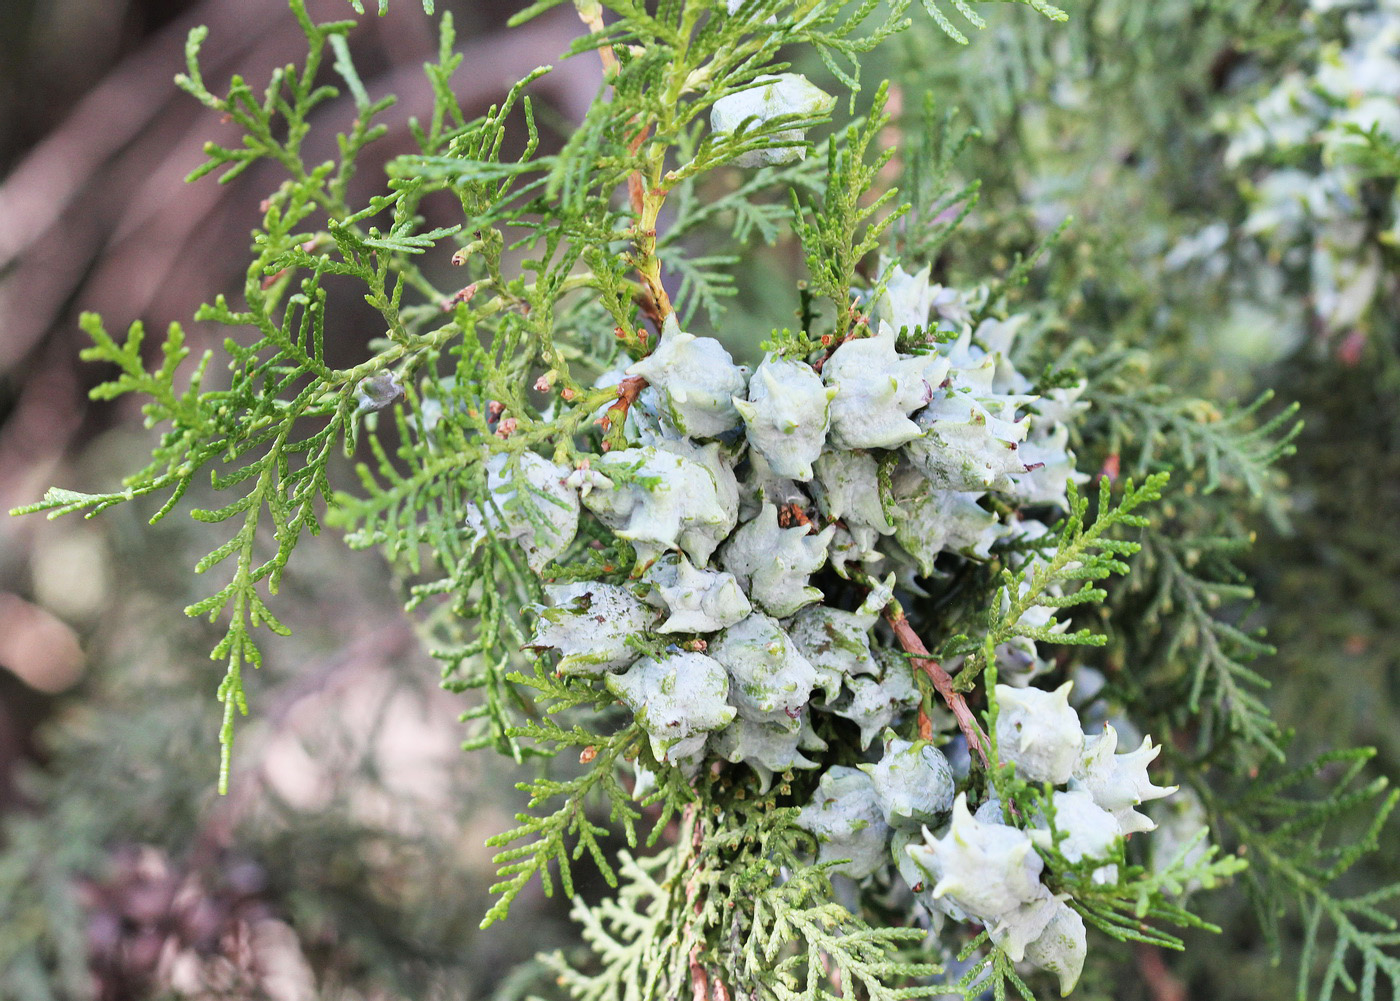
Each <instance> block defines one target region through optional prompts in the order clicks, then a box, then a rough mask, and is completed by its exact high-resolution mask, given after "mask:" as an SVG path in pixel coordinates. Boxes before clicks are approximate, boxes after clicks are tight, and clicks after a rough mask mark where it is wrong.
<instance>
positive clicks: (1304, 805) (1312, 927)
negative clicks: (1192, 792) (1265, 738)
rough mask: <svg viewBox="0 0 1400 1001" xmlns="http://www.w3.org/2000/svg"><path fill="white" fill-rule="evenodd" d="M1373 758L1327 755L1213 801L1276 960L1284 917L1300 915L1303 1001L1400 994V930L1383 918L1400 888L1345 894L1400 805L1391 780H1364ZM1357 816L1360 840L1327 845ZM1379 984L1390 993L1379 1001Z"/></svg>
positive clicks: (1357, 753) (1355, 753)
mask: <svg viewBox="0 0 1400 1001" xmlns="http://www.w3.org/2000/svg"><path fill="white" fill-rule="evenodd" d="M1373 755H1374V752H1373V751H1371V750H1369V749H1366V748H1359V749H1354V750H1343V751H1334V752H1330V753H1327V754H1323V755H1321V756H1319V757H1317V758H1315V759H1314V760H1312V761H1309V762H1307V763H1305V764H1303V765H1301V766H1297V767H1293V768H1283V767H1278V768H1276V769H1273V770H1271V771H1270V772H1266V773H1263V774H1260V775H1258V776H1257V777H1255V778H1252V780H1251V781H1250V782H1249V783H1248V784H1247V785H1245V786H1243V787H1242V788H1240V789H1237V790H1234V794H1233V795H1232V796H1230V797H1228V798H1227V797H1224V796H1222V797H1220V798H1218V799H1216V800H1215V804H1216V805H1215V809H1216V810H1217V811H1218V817H1217V821H1218V823H1219V824H1220V826H1221V827H1222V828H1223V829H1224V830H1225V831H1228V833H1229V835H1230V836H1231V837H1233V838H1234V839H1236V840H1237V841H1238V843H1239V844H1240V845H1241V850H1242V851H1245V852H1247V853H1248V857H1249V859H1250V871H1249V875H1248V877H1247V879H1246V886H1247V888H1248V890H1249V893H1250V895H1251V896H1252V897H1253V898H1254V900H1255V903H1256V910H1257V912H1258V913H1259V914H1260V915H1261V917H1262V918H1263V919H1264V931H1265V934H1266V935H1267V936H1268V939H1269V942H1270V945H1271V948H1272V949H1273V951H1274V954H1275V956H1276V957H1277V956H1278V955H1280V954H1281V953H1282V951H1283V950H1284V948H1285V943H1284V941H1283V938H1282V929H1281V927H1280V918H1281V917H1282V916H1283V915H1284V914H1286V913H1288V912H1289V911H1290V910H1292V909H1293V908H1296V909H1297V910H1298V912H1299V914H1300V915H1301V918H1302V922H1303V928H1304V934H1303V940H1302V948H1301V952H1300V954H1299V957H1298V986H1297V992H1296V995H1295V996H1296V997H1297V998H1299V999H1300V1001H1303V999H1307V998H1318V999H1319V1001H1330V999H1331V998H1332V997H1333V996H1334V994H1335V993H1336V992H1337V990H1338V988H1341V989H1342V990H1345V991H1346V992H1347V993H1349V994H1354V995H1356V996H1357V997H1359V998H1362V999H1363V1001H1372V999H1375V998H1378V997H1386V996H1388V994H1389V993H1393V992H1394V991H1395V990H1396V988H1397V987H1400V960H1398V959H1397V958H1396V956H1395V953H1394V947H1395V945H1396V944H1397V943H1400V932H1398V931H1397V927H1400V925H1398V924H1397V921H1396V918H1395V916H1394V915H1393V913H1390V912H1389V911H1388V910H1387V909H1386V907H1387V905H1388V904H1390V903H1391V902H1392V901H1394V900H1395V898H1396V897H1397V895H1400V882H1390V883H1387V884H1384V885H1382V886H1379V887H1374V888H1372V889H1368V890H1366V891H1364V892H1359V893H1351V894H1349V895H1342V893H1340V892H1339V884H1340V882H1341V880H1342V879H1343V877H1344V876H1345V875H1346V874H1347V873H1348V871H1349V870H1351V869H1352V868H1353V867H1354V866H1356V864H1357V863H1358V862H1360V861H1361V860H1362V859H1363V858H1364V857H1365V856H1366V855H1367V854H1368V853H1369V852H1373V851H1375V850H1377V848H1378V847H1379V846H1380V839H1381V837H1382V829H1383V828H1384V827H1385V824H1386V821H1387V820H1388V819H1389V817H1390V815H1391V812H1392V811H1393V810H1394V809H1395V806H1396V804H1397V803H1400V790H1394V789H1388V788H1387V786H1388V784H1389V783H1388V782H1387V781H1386V779H1385V778H1384V777H1377V778H1374V779H1369V780H1368V779H1366V778H1365V777H1364V776H1363V775H1362V770H1363V769H1364V768H1365V766H1366V763H1367V761H1368V760H1369V759H1370V758H1371V757H1372V756H1373ZM1356 813H1360V814H1362V815H1364V816H1365V817H1366V818H1367V819H1366V820H1365V823H1364V827H1363V828H1362V830H1361V832H1360V833H1359V834H1357V833H1348V835H1347V836H1346V837H1345V839H1344V840H1343V841H1342V842H1341V843H1329V841H1328V840H1324V838H1325V836H1326V834H1327V833H1328V831H1329V828H1332V827H1334V826H1336V825H1337V824H1338V822H1339V821H1340V820H1341V819H1342V818H1344V817H1346V815H1347V814H1356ZM1293 947H1294V946H1293V944H1292V943H1288V945H1287V948H1289V949H1292V948H1293ZM1358 962H1359V963H1360V966H1361V969H1360V975H1359V976H1358V975H1357V973H1356V965H1355V964H1356V963H1358ZM1378 985H1385V986H1383V987H1382V989H1383V990H1384V991H1386V992H1388V993H1377V989H1378Z"/></svg>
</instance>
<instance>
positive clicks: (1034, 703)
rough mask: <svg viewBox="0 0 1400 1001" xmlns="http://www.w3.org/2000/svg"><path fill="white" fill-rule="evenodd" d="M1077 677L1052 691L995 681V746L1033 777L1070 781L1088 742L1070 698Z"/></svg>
mask: <svg viewBox="0 0 1400 1001" xmlns="http://www.w3.org/2000/svg"><path fill="white" fill-rule="evenodd" d="M1073 684H1074V683H1073V682H1069V681H1067V682H1065V683H1064V684H1063V685H1061V686H1060V687H1059V688H1057V689H1055V690H1054V691H1053V692H1046V691H1042V690H1041V689H1039V688H1013V687H1011V686H1010V685H997V688H996V696H997V705H998V713H997V727H996V734H997V750H998V752H999V753H1000V755H1001V758H1002V760H1004V761H1013V762H1015V764H1016V774H1017V775H1019V776H1020V777H1021V778H1023V779H1027V780H1029V781H1031V782H1049V783H1051V784H1053V785H1061V784H1062V783H1065V782H1068V781H1069V777H1070V774H1071V773H1072V772H1073V771H1074V766H1075V763H1076V762H1077V761H1078V760H1079V753H1080V751H1081V750H1082V749H1083V747H1084V731H1083V730H1081V729H1080V723H1079V714H1078V713H1076V712H1075V711H1074V708H1073V707H1072V706H1071V705H1070V704H1069V693H1070V689H1071V688H1072V687H1073Z"/></svg>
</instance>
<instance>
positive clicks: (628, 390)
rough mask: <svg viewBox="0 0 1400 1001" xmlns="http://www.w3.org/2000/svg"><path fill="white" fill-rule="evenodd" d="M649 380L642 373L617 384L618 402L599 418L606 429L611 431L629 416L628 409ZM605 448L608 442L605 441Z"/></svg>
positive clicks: (599, 421)
mask: <svg viewBox="0 0 1400 1001" xmlns="http://www.w3.org/2000/svg"><path fill="white" fill-rule="evenodd" d="M646 386H647V381H646V379H644V378H642V377H641V376H640V375H629V376H628V377H627V378H625V379H623V380H622V381H621V382H620V383H618V384H617V402H616V403H614V404H613V405H612V406H611V407H609V408H608V411H607V413H605V414H603V416H602V417H600V418H598V423H599V424H601V425H603V430H604V431H610V430H612V429H613V428H615V427H617V426H618V425H620V424H621V423H622V421H624V420H625V419H626V418H627V411H628V410H629V409H630V408H631V406H632V404H634V403H636V402H637V397H638V396H639V395H641V392H642V390H643V389H646ZM603 447H604V449H605V450H606V448H607V443H604V446H603Z"/></svg>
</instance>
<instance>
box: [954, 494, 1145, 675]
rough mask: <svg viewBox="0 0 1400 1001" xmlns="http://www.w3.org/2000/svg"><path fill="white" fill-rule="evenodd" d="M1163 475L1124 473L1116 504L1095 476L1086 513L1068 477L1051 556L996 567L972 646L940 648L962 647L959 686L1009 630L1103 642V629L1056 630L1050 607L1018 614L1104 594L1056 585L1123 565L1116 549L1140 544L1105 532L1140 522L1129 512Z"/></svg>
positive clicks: (991, 656)
mask: <svg viewBox="0 0 1400 1001" xmlns="http://www.w3.org/2000/svg"><path fill="white" fill-rule="evenodd" d="M1169 476H1170V474H1169V473H1165V472H1160V473H1154V474H1152V475H1151V476H1149V477H1147V479H1145V480H1144V481H1143V482H1142V485H1141V486H1134V484H1133V481H1132V480H1127V481H1126V482H1125V483H1124V484H1123V493H1122V497H1121V498H1120V499H1119V500H1118V503H1117V504H1116V505H1114V504H1113V503H1112V500H1113V484H1112V483H1111V482H1110V481H1109V479H1108V478H1107V477H1104V478H1102V479H1100V480H1099V496H1098V512H1097V514H1096V515H1095V516H1094V518H1093V520H1092V521H1086V516H1087V514H1088V511H1089V499H1088V498H1087V497H1080V496H1079V495H1078V492H1077V491H1076V490H1075V489H1074V486H1073V483H1071V484H1070V493H1069V502H1070V510H1069V514H1068V517H1066V518H1065V520H1064V521H1063V522H1062V523H1061V525H1060V530H1059V538H1058V539H1057V540H1056V544H1055V546H1054V553H1053V556H1051V557H1050V558H1049V559H1047V560H1045V561H1044V562H1036V563H1034V564H1032V566H1031V567H1030V568H1028V569H1024V570H1020V571H1018V572H1016V573H1012V572H1011V571H1009V570H1006V571H1003V572H1002V584H1001V587H1000V589H999V590H998V591H997V593H996V597H995V598H994V599H993V601H992V602H991V605H990V607H989V610H988V613H987V625H986V633H985V634H984V635H983V636H982V638H981V639H980V640H979V641H978V642H977V643H976V645H975V646H972V647H965V646H962V645H961V644H960V643H955V644H953V645H950V646H949V647H947V648H945V650H944V657H945V658H946V657H949V656H956V655H958V654H960V653H966V655H967V659H966V660H965V661H964V662H963V669H962V672H961V673H960V674H959V676H958V687H959V688H962V689H963V690H967V689H970V688H971V687H972V685H973V684H974V683H975V681H976V679H977V676H978V675H979V674H980V673H981V672H982V671H984V670H985V669H986V668H987V667H988V665H990V664H992V663H993V662H994V661H995V659H996V648H997V647H999V646H1001V645H1002V644H1003V643H1007V642H1009V641H1011V640H1013V639H1015V638H1017V637H1024V638H1026V639H1030V640H1039V641H1041V642H1046V643H1064V644H1071V645H1089V646H1099V645H1102V644H1104V643H1105V642H1107V639H1106V637H1104V636H1102V635H1099V634H1096V633H1093V632H1092V631H1090V630H1088V629H1080V630H1079V631H1078V632H1074V633H1066V632H1063V631H1059V630H1056V629H1055V626H1056V619H1055V618H1054V615H1053V614H1052V615H1051V617H1050V618H1049V620H1048V621H1047V622H1045V623H1044V624H1039V623H1038V624H1036V625H1029V624H1026V623H1024V622H1023V621H1022V620H1023V619H1024V618H1025V617H1026V614H1027V613H1028V612H1029V611H1030V610H1031V609H1033V608H1048V609H1053V610H1054V611H1055V612H1056V613H1058V612H1059V611H1060V610H1061V609H1065V608H1073V607H1075V606H1078V605H1083V604H1086V603H1090V602H1101V601H1103V600H1104V598H1106V597H1107V595H1108V592H1106V591H1105V590H1104V589H1103V588H1100V587H1095V586H1093V585H1085V586H1080V587H1078V588H1077V589H1076V590H1071V591H1070V592H1068V593H1063V592H1062V591H1061V590H1060V586H1061V585H1064V584H1069V585H1071V586H1074V585H1079V584H1083V583H1084V582H1086V581H1099V580H1103V579H1105V578H1106V577H1109V576H1110V575H1112V574H1125V573H1127V572H1128V565H1127V564H1126V563H1124V562H1123V557H1125V556H1131V555H1132V554H1134V553H1136V552H1137V551H1138V550H1139V549H1140V548H1141V545H1140V544H1139V543H1137V542H1131V541H1128V540H1125V539H1118V538H1114V537H1113V536H1112V535H1111V534H1110V533H1111V532H1112V530H1113V529H1115V528H1117V527H1118V526H1120V525H1121V526H1123V527H1126V528H1143V527H1145V526H1146V525H1147V524H1148V521H1147V519H1146V517H1144V516H1143V515H1141V514H1134V513H1133V512H1134V511H1136V509H1137V508H1139V507H1141V506H1142V505H1143V504H1147V503H1151V502H1152V501H1156V500H1160V499H1161V496H1162V488H1163V487H1164V486H1166V483H1167V480H1168V478H1169ZM963 642H965V640H964V641H963Z"/></svg>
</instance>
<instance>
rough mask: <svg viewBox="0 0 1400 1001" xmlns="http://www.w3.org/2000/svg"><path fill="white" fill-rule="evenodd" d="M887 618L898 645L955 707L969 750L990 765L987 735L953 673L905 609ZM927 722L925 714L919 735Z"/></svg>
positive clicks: (954, 714)
mask: <svg viewBox="0 0 1400 1001" xmlns="http://www.w3.org/2000/svg"><path fill="white" fill-rule="evenodd" d="M885 621H886V622H888V623H889V624H890V628H891V629H893V630H894V635H895V638H896V639H898V640H899V645H900V646H901V647H903V648H904V652H905V653H908V654H912V656H911V657H910V658H909V659H910V660H911V661H912V662H913V664H914V666H915V667H917V668H918V669H919V670H920V671H923V672H924V673H925V674H927V675H928V678H929V680H930V681H932V682H933V687H934V688H935V689H937V691H938V694H939V695H940V696H942V698H943V701H944V703H946V704H947V706H948V708H949V709H950V710H951V711H952V713H953V716H954V717H955V718H956V719H957V721H958V727H959V728H960V729H961V730H962V732H963V736H965V737H966V738H967V746H968V748H969V750H971V751H974V752H975V753H976V754H977V757H978V758H980V759H981V761H982V767H984V768H987V769H990V768H991V763H990V762H989V761H988V760H987V748H988V746H989V741H988V740H987V735H986V734H985V733H983V732H982V728H981V727H980V726H978V725H977V718H976V717H975V716H973V715H972V710H971V709H969V708H968V705H967V700H966V699H964V698H963V697H962V693H961V692H959V691H957V690H956V689H955V688H954V687H953V677H952V675H950V674H949V673H948V672H947V671H945V670H943V668H942V666H941V665H940V664H939V663H938V661H936V660H934V659H933V657H932V656H931V655H930V654H929V652H928V647H926V646H924V641H923V640H921V639H919V634H918V633H916V632H914V627H913V626H911V625H910V624H909V620H908V619H907V618H905V617H904V613H903V612H892V613H890V614H887V615H886V616H885ZM927 723H928V720H927V719H926V718H922V717H921V718H920V720H919V732H920V736H923V730H924V727H925V726H926V725H927ZM931 735H932V734H931V733H930V736H931Z"/></svg>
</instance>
